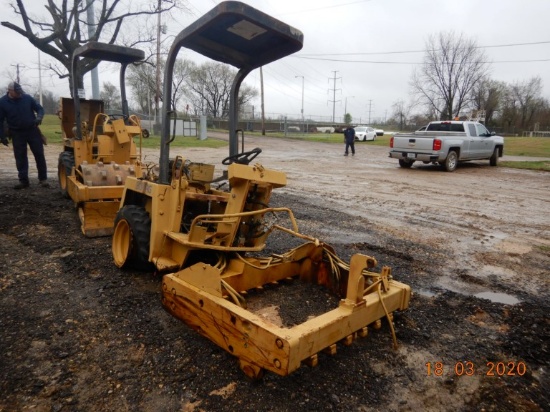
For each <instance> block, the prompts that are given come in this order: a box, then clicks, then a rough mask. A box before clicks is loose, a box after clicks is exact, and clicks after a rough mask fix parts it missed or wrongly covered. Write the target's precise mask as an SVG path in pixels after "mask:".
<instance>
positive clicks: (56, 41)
mask: <svg viewBox="0 0 550 412" xmlns="http://www.w3.org/2000/svg"><path fill="white" fill-rule="evenodd" d="M33 1H35V0H33ZM182 1H183V0H158V3H157V2H155V4H151V2H126V3H125V2H123V1H121V0H101V1H98V3H100V8H99V10H96V12H95V20H96V22H95V25H94V26H93V29H94V34H93V35H91V36H88V35H87V33H88V23H87V20H86V18H85V17H86V12H87V10H88V8H89V7H92V6H93V4H94V3H93V1H90V0H44V3H45V4H44V8H45V9H46V11H47V12H48V14H47V15H46V16H32V15H30V14H29V13H28V12H27V8H26V7H25V3H27V4H29V3H30V0H27V1H23V0H16V1H15V2H12V3H10V7H11V8H12V10H13V12H14V13H15V14H16V15H17V16H19V18H20V20H21V22H20V24H19V25H18V24H17V23H15V22H13V21H2V22H1V24H2V26H4V27H6V28H8V29H10V30H13V31H15V32H16V33H19V34H20V35H21V36H23V37H25V38H26V39H27V40H28V41H29V42H30V43H32V44H33V45H34V46H35V47H36V48H38V49H39V50H40V51H42V52H43V53H46V54H48V55H49V56H51V57H53V58H54V59H55V60H56V61H57V62H58V63H59V64H60V66H58V65H56V64H52V65H50V69H51V70H53V71H54V72H56V73H57V75H59V76H60V77H67V76H69V78H70V76H72V73H71V72H70V71H71V57H72V54H73V52H74V50H75V49H76V48H77V47H79V46H81V45H83V44H84V43H86V42H89V41H103V42H105V43H109V44H114V43H115V42H116V41H117V39H119V37H123V35H124V33H125V32H129V31H131V30H130V29H131V28H132V27H133V26H132V25H134V27H136V28H141V30H137V31H132V33H136V32H137V34H136V37H132V40H130V37H126V38H125V39H124V44H125V45H126V46H130V47H133V46H136V45H137V44H139V43H142V42H148V43H150V42H152V41H153V40H154V36H155V34H154V30H144V27H143V24H142V21H138V20H141V19H143V17H147V16H154V15H158V14H159V13H161V14H162V13H166V12H168V11H171V10H173V9H174V8H177V7H179V6H180V3H182ZM98 63H99V61H97V60H94V59H89V58H85V59H82V60H81V62H80V69H79V73H78V74H77V76H78V79H77V81H78V86H79V87H83V76H84V74H85V73H87V72H89V71H90V70H92V69H94V68H95V67H96V66H97V65H98ZM69 81H71V80H70V79H69Z"/></svg>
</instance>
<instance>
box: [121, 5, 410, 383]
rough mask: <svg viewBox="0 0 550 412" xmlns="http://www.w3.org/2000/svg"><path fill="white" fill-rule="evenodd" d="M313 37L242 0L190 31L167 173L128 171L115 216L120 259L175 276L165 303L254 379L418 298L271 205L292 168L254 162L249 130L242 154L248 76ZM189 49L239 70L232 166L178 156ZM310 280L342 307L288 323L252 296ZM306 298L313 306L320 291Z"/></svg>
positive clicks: (329, 348) (292, 365)
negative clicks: (274, 245)
mask: <svg viewBox="0 0 550 412" xmlns="http://www.w3.org/2000/svg"><path fill="white" fill-rule="evenodd" d="M302 43H303V34H302V33H301V32H300V31H299V30H297V29H295V28H293V27H291V26H288V25H287V24H284V23H282V22H280V21H278V20H276V19H274V18H272V17H270V16H268V15H266V14H264V13H262V12H260V11H258V10H256V9H254V8H252V7H250V6H247V5H246V4H243V3H241V2H236V1H228V2H222V3H220V4H219V5H218V6H216V7H215V8H214V9H212V10H211V11H210V12H209V13H207V14H206V15H204V16H203V17H201V18H200V19H198V20H197V21H196V22H195V23H193V24H192V25H191V26H189V27H188V28H186V29H184V30H183V31H182V32H181V33H180V34H179V35H178V36H177V37H176V39H175V41H174V44H173V45H172V47H171V49H170V52H169V54H168V59H167V62H166V68H165V74H164V93H163V96H165V100H164V102H163V110H162V120H163V122H162V134H161V154H160V159H161V160H160V164H159V165H158V166H159V168H160V171H159V176H158V178H157V177H156V176H144V177H143V178H141V179H139V178H135V177H128V178H127V179H126V184H125V189H124V194H123V197H122V200H121V208H120V210H119V211H118V214H117V217H116V219H115V231H114V234H113V239H112V252H113V258H114V261H115V264H116V265H117V266H118V267H120V268H126V267H133V268H137V269H145V270H156V271H158V272H163V273H166V274H165V275H164V276H163V280H162V304H163V305H164V307H165V309H166V310H167V311H168V312H169V313H171V314H172V315H173V316H175V317H177V318H179V319H181V320H182V321H183V322H185V323H186V324H187V325H189V326H190V327H191V328H193V329H195V330H196V331H198V332H199V333H200V334H202V335H204V336H206V337H207V338H209V339H210V340H212V341H213V342H215V343H216V344H217V345H219V346H220V347H222V348H223V349H225V350H226V351H227V352H229V353H230V354H232V355H234V356H235V357H237V358H238V360H239V364H240V367H241V369H242V370H243V371H244V373H245V374H246V375H247V376H249V377H251V378H259V377H261V376H262V374H263V372H264V371H265V370H269V371H272V372H274V373H276V374H279V375H282V376H284V375H288V374H290V373H291V372H293V371H295V370H296V369H297V368H299V367H300V365H301V364H302V363H305V364H308V365H312V366H314V365H316V364H317V362H318V359H319V358H318V354H319V353H320V352H326V353H329V354H334V353H335V352H336V348H337V344H338V343H343V344H346V345H349V344H351V343H352V342H353V340H354V339H355V338H357V337H358V336H365V335H367V331H368V327H369V326H373V327H377V326H379V325H380V324H381V320H382V319H383V318H387V319H388V320H389V323H390V327H391V330H392V332H393V326H392V319H393V312H394V311H401V310H405V309H407V308H408V305H409V299H410V294H411V291H410V287H409V286H407V285H405V284H403V283H400V282H397V281H396V280H394V279H393V278H392V274H391V269H390V268H389V267H384V268H382V270H381V271H379V272H375V271H374V268H375V266H376V259H375V258H373V257H369V256H365V255H362V254H356V255H353V256H352V257H351V259H350V261H349V263H347V262H345V261H344V260H342V259H341V258H339V257H338V256H337V255H336V253H335V251H334V249H333V248H332V247H331V246H329V245H328V244H326V243H324V242H322V241H320V240H318V239H316V238H313V237H311V236H308V235H305V234H302V233H300V231H299V229H298V225H297V221H296V219H295V217H294V214H293V212H292V211H291V210H290V209H288V208H286V207H271V206H270V205H269V202H270V198H271V194H272V190H273V189H276V188H280V187H282V186H284V185H285V184H286V175H285V173H283V172H281V171H276V170H271V169H268V168H266V167H264V166H263V165H261V164H260V163H258V162H253V160H254V159H255V158H256V157H257V156H258V155H259V154H260V152H261V149H259V148H255V149H252V150H247V151H245V150H244V137H243V142H242V150H241V151H239V150H238V148H239V139H238V136H239V134H238V133H237V130H236V128H237V113H238V110H237V103H238V92H239V88H240V85H241V82H242V81H243V79H244V78H245V77H246V75H247V74H248V73H250V72H251V71H252V70H254V69H256V68H258V67H260V66H263V65H266V64H268V63H270V62H273V61H275V60H277V59H280V58H282V57H284V56H287V55H289V54H291V53H294V52H296V51H298V50H300V49H301V48H302ZM182 47H187V48H189V49H192V50H194V51H197V52H199V53H201V54H203V55H204V56H207V57H209V58H211V59H214V60H217V61H220V62H224V63H227V64H230V65H232V66H234V67H236V68H238V72H237V74H236V76H235V78H234V81H233V87H232V89H231V96H230V109H229V113H230V114H229V122H230V131H229V156H228V157H227V158H225V159H223V161H222V164H223V165H225V166H227V168H226V170H222V171H221V173H220V172H218V173H216V170H215V166H214V165H211V164H204V163H198V162H193V161H191V160H189V159H184V158H183V157H181V156H176V157H175V158H174V159H172V160H169V159H170V158H169V147H170V140H169V123H170V120H171V117H172V114H171V112H170V108H171V101H170V96H171V95H172V93H171V87H172V81H171V79H172V73H173V69H174V63H175V60H176V56H177V54H178V52H179V50H180V49H181V48H182ZM282 222H285V224H281V223H282ZM277 236H283V237H287V238H288V241H287V240H284V242H283V243H284V244H285V249H286V248H288V249H286V251H281V252H273V251H272V252H271V253H265V249H266V248H270V246H269V244H268V242H267V241H268V238H270V239H272V238H273V237H277ZM279 244H281V242H279ZM283 284H284V286H283ZM303 285H310V286H308V287H310V288H313V289H318V288H321V289H323V290H324V291H326V293H327V294H328V293H330V294H331V295H333V296H335V299H334V306H333V307H331V308H330V310H328V311H326V312H324V313H321V314H316V315H315V316H313V317H311V318H310V319H308V320H306V321H305V322H303V323H299V324H295V325H287V326H285V325H284V324H280V323H278V322H275V321H273V320H270V318H269V317H266V316H263V315H262V313H261V312H262V311H261V310H259V311H257V310H254V309H253V308H252V305H251V304H250V303H251V298H252V295H256V294H257V293H256V292H257V291H260V290H263V291H264V292H260V294H265V295H266V296H267V297H268V295H269V290H273V288H275V289H276V288H278V287H294V286H296V287H297V286H300V287H303ZM302 299H303V303H304V304H303V305H302V306H303V308H304V309H305V306H307V305H306V304H305V301H306V300H307V299H308V298H307V296H303V297H302ZM266 304H267V303H266ZM278 304H279V302H272V306H273V307H276V306H277V305H278ZM394 340H395V334H394Z"/></svg>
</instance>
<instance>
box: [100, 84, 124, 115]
mask: <svg viewBox="0 0 550 412" xmlns="http://www.w3.org/2000/svg"><path fill="white" fill-rule="evenodd" d="M99 95H100V98H101V100H103V103H104V105H105V109H106V110H110V111H113V110H120V111H122V102H121V100H120V92H119V91H118V87H117V86H115V85H114V84H112V83H110V82H103V90H102V91H101V93H100V94H99Z"/></svg>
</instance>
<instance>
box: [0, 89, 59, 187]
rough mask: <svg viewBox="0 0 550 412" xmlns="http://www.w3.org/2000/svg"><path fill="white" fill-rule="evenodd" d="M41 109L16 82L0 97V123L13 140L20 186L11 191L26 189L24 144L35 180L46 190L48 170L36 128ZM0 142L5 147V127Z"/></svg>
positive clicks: (27, 180)
mask: <svg viewBox="0 0 550 412" xmlns="http://www.w3.org/2000/svg"><path fill="white" fill-rule="evenodd" d="M43 117H44V108H43V107H42V106H41V105H40V104H39V103H38V102H37V101H36V100H35V99H34V98H33V97H32V96H30V95H28V94H25V93H24V92H23V89H22V88H21V86H20V85H19V83H16V82H11V83H10V84H9V85H8V92H7V93H6V94H5V95H4V96H3V97H1V98H0V124H1V125H3V124H4V121H6V123H7V124H8V131H9V135H10V136H11V138H12V143H13V154H14V156H15V165H16V166H17V172H18V177H19V184H17V185H16V186H14V189H25V188H27V187H29V160H28V158H27V145H29V147H30V149H31V152H32V154H33V155H34V160H35V161H36V168H37V169H38V180H39V181H40V185H41V186H43V187H49V184H48V170H47V167H46V158H45V156H44V143H43V141H42V134H41V133H40V129H38V125H39V124H40V123H42V118H43ZM0 141H1V142H2V144H3V145H4V146H7V145H8V139H7V137H6V135H5V131H4V127H3V126H2V127H0Z"/></svg>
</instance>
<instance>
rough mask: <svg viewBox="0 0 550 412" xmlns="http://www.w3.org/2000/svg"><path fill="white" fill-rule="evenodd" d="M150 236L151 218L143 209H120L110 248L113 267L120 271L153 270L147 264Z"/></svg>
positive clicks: (133, 207) (126, 207)
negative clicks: (130, 269)
mask: <svg viewBox="0 0 550 412" xmlns="http://www.w3.org/2000/svg"><path fill="white" fill-rule="evenodd" d="M150 236H151V218H150V217H149V213H147V211H146V210H145V209H144V208H143V207H141V206H135V205H128V206H124V207H123V208H122V209H120V210H119V211H118V213H117V215H116V218H115V229H114V233H113V241H112V246H111V250H112V253H113V259H114V261H115V265H117V266H118V267H119V268H121V269H128V268H132V269H136V270H140V271H144V272H147V271H151V270H153V269H154V266H153V264H152V263H151V262H149V244H150Z"/></svg>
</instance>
